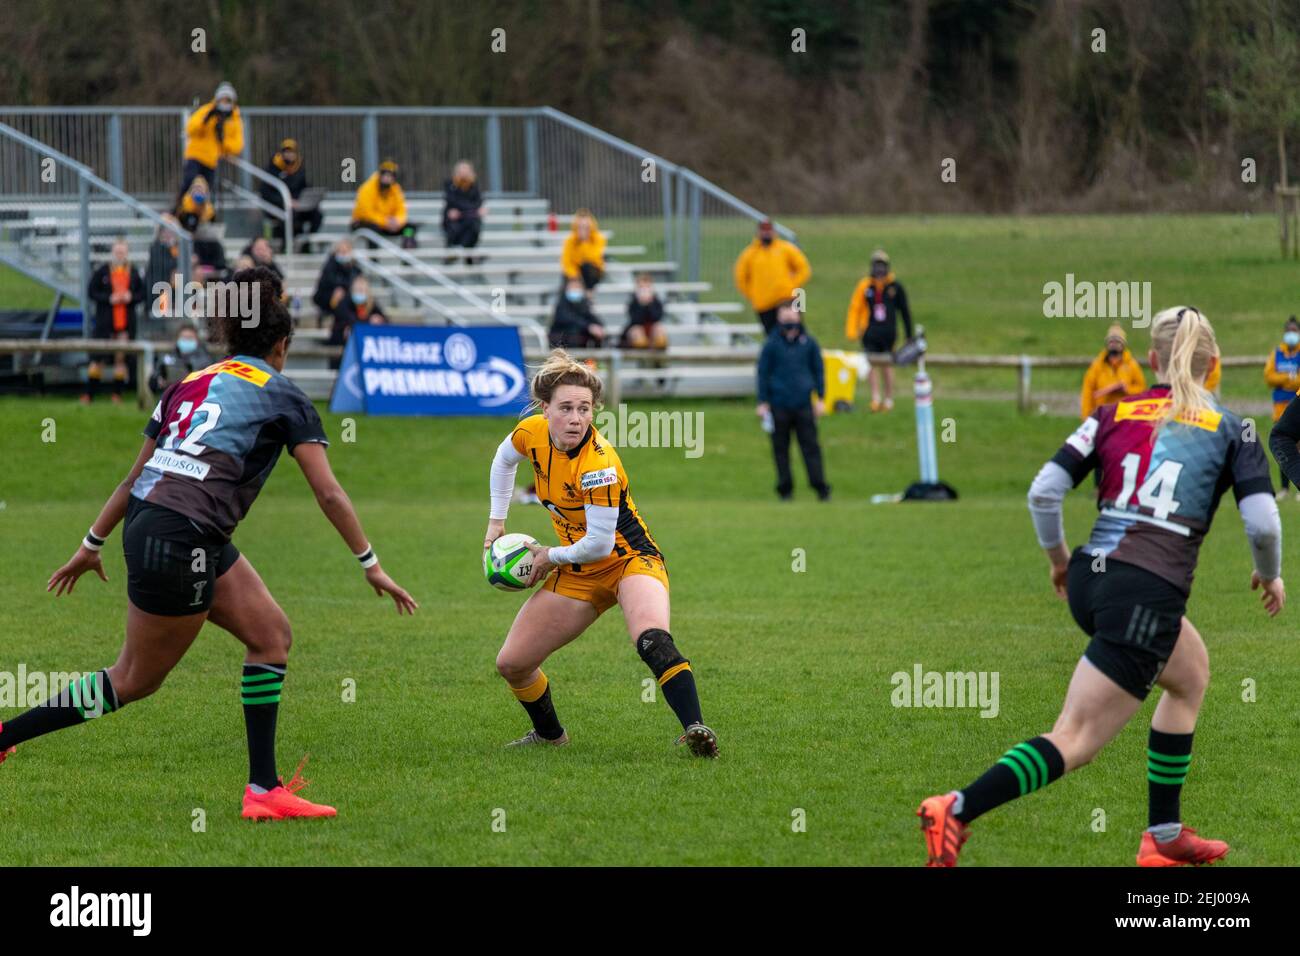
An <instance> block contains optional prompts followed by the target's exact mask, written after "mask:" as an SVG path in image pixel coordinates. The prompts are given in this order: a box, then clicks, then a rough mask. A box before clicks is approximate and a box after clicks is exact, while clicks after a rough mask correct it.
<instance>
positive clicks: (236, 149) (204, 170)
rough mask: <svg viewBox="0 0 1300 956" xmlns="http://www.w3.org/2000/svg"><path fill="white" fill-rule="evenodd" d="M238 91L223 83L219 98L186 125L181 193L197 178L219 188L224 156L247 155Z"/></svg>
mask: <svg viewBox="0 0 1300 956" xmlns="http://www.w3.org/2000/svg"><path fill="white" fill-rule="evenodd" d="M238 102H239V97H238V96H236V94H235V88H234V87H233V86H231V85H230V84H229V83H225V82H223V83H222V84H221V85H220V86H218V87H217V92H216V94H215V95H214V96H213V97H212V100H211V101H210V102H208V103H204V104H203V105H202V106H200V107H199V108H198V109H196V110H195V111H194V112H193V113H191V114H190V118H189V119H188V120H186V121H185V165H184V166H183V167H182V168H181V191H180V193H179V194H178V196H177V198H178V199H179V197H180V196H182V195H184V194H185V193H186V192H188V191H189V188H190V183H192V182H194V178H195V177H196V176H202V177H203V178H204V179H206V180H207V181H208V182H209V183H210V184H211V185H212V186H214V187H215V186H216V185H217V163H218V162H220V161H221V158H222V157H223V156H238V155H239V154H240V153H242V152H243V151H244V120H243V117H241V116H240V115H239V106H238Z"/></svg>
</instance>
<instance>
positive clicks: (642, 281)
mask: <svg viewBox="0 0 1300 956" xmlns="http://www.w3.org/2000/svg"><path fill="white" fill-rule="evenodd" d="M663 319H664V304H663V303H662V302H660V301H659V296H658V295H657V294H656V293H655V284H654V280H653V279H652V278H650V276H649V274H648V273H645V272H643V273H641V274H640V275H639V276H637V277H636V291H635V292H633V293H632V298H631V299H629V300H628V303H627V325H625V326H623V334H622V336H621V337H620V338H619V343H618V344H619V345H621V346H622V347H623V348H625V349H666V348H668V333H666V332H665V331H664V326H663Z"/></svg>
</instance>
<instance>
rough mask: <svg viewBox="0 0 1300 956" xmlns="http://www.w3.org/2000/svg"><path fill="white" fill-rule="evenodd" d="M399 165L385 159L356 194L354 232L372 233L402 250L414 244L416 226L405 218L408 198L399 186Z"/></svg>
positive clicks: (353, 209) (353, 213) (353, 210)
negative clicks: (391, 240)
mask: <svg viewBox="0 0 1300 956" xmlns="http://www.w3.org/2000/svg"><path fill="white" fill-rule="evenodd" d="M397 173H398V169H397V164H396V163H395V162H393V161H392V160H391V159H386V160H384V161H383V162H382V163H380V164H379V169H377V170H375V172H374V173H372V174H371V175H370V178H369V179H367V180H366V181H365V182H364V183H362V184H361V188H360V189H358V190H357V199H356V202H355V203H354V204H353V206H352V228H353V229H373V230H374V231H375V232H377V233H380V234H381V235H384V236H389V237H391V238H395V239H400V240H401V241H402V245H403V246H408V245H414V244H415V226H414V225H413V224H412V223H410V222H409V221H407V218H406V194H405V193H403V192H402V187H401V186H400V185H398V182H397Z"/></svg>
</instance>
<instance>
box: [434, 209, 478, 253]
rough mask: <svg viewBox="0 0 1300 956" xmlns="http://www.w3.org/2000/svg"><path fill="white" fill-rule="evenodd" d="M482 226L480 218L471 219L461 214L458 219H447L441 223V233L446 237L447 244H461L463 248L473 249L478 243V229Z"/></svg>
mask: <svg viewBox="0 0 1300 956" xmlns="http://www.w3.org/2000/svg"><path fill="white" fill-rule="evenodd" d="M482 228H483V222H482V220H480V219H478V218H477V217H475V218H473V219H469V218H466V217H464V216H462V217H461V218H460V219H455V220H452V219H448V220H447V222H446V223H444V224H443V227H442V233H443V235H444V236H446V237H447V245H448V246H461V247H462V248H465V249H473V248H474V247H475V246H477V245H478V234H479V230H480V229H482Z"/></svg>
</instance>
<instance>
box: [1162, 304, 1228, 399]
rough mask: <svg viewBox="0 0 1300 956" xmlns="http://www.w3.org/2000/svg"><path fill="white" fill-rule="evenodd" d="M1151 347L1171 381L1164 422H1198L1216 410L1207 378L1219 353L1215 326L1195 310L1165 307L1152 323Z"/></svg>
mask: <svg viewBox="0 0 1300 956" xmlns="http://www.w3.org/2000/svg"><path fill="white" fill-rule="evenodd" d="M1151 348H1152V349H1153V350H1154V351H1155V353H1156V358H1157V359H1158V360H1159V362H1160V369H1161V371H1162V372H1163V377H1164V379H1165V380H1166V381H1167V382H1168V383H1169V398H1170V402H1169V407H1168V408H1167V409H1166V410H1165V413H1164V415H1163V416H1162V418H1161V422H1160V424H1161V425H1164V424H1167V423H1168V422H1171V421H1177V420H1182V421H1196V420H1197V419H1198V418H1199V417H1200V416H1201V414H1202V413H1204V412H1208V411H1211V410H1212V409H1213V405H1212V400H1211V398H1210V393H1209V392H1208V391H1207V390H1206V388H1205V384H1204V383H1205V377H1206V375H1208V374H1209V371H1210V364H1211V363H1212V362H1213V361H1214V359H1215V357H1216V356H1217V355H1218V354H1219V346H1218V344H1217V343H1216V342H1215V339H1214V329H1213V328H1212V327H1211V326H1210V323H1209V321H1208V320H1207V319H1206V318H1205V316H1203V315H1201V313H1200V312H1198V311H1197V310H1196V309H1193V308H1190V307H1185V306H1178V307H1175V308H1172V309H1165V310H1164V311H1163V312H1161V313H1160V314H1158V315H1157V316H1156V317H1155V320H1154V321H1153V322H1152V324H1151Z"/></svg>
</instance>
